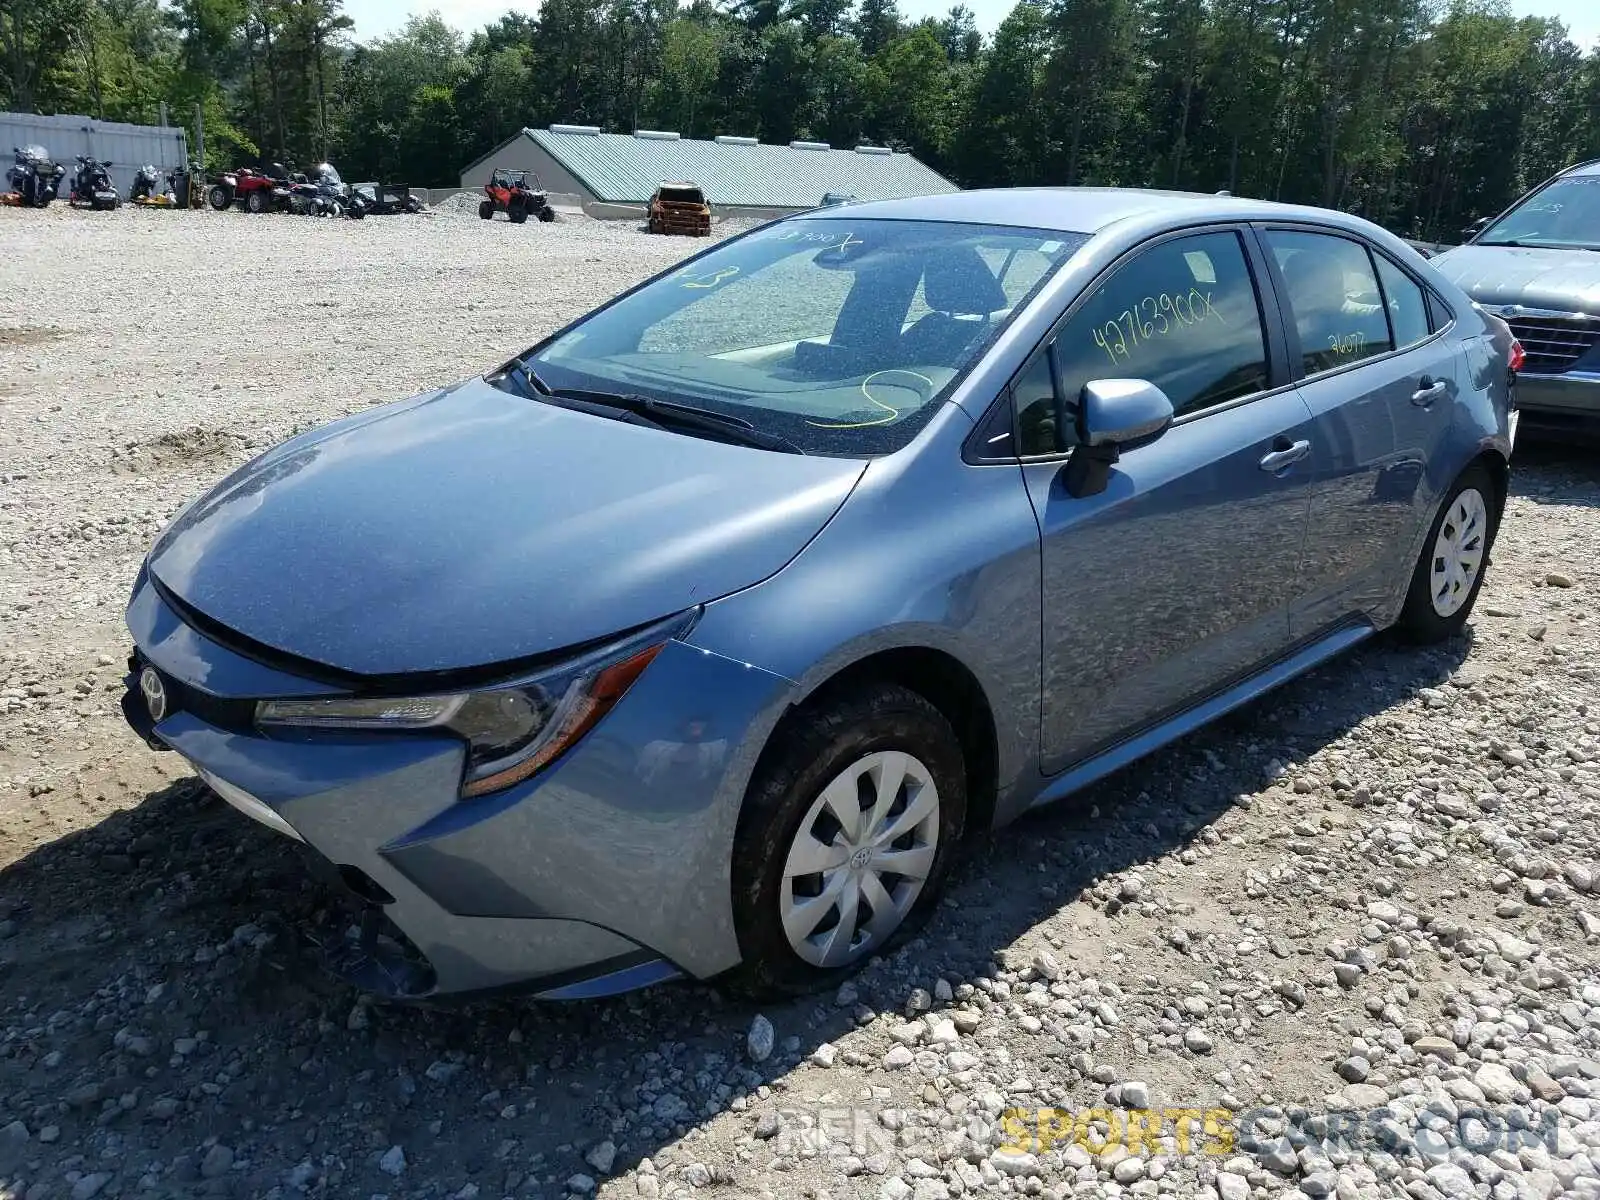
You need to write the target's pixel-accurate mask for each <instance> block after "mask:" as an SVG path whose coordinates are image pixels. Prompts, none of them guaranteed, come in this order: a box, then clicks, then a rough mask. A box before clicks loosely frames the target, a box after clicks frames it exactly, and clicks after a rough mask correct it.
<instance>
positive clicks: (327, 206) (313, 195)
mask: <svg viewBox="0 0 1600 1200" xmlns="http://www.w3.org/2000/svg"><path fill="white" fill-rule="evenodd" d="M290 190H291V193H292V195H291V199H290V206H291V208H292V210H293V211H294V212H298V213H302V214H304V215H306V216H313V217H343V216H348V217H351V218H353V219H355V220H360V219H361V218H362V217H364V216H366V215H367V204H366V201H365V199H364V198H362V197H360V196H358V195H355V194H353V193H352V192H351V191H350V189H349V188H348V187H347V186H345V182H344V180H343V179H341V178H340V177H339V172H338V171H337V170H335V169H334V166H333V164H332V163H326V162H325V163H319V164H318V165H317V168H316V170H315V171H314V172H312V175H311V177H310V178H308V177H306V176H305V175H296V176H294V181H293V183H292V184H291V185H290Z"/></svg>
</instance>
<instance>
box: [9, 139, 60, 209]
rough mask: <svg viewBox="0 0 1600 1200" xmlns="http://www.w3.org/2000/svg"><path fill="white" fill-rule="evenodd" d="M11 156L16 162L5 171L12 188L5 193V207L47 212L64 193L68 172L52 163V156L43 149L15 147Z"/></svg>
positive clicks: (58, 164) (41, 147)
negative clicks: (60, 192)
mask: <svg viewBox="0 0 1600 1200" xmlns="http://www.w3.org/2000/svg"><path fill="white" fill-rule="evenodd" d="M11 153H12V155H13V157H14V158H15V161H14V162H13V163H12V165H11V167H10V169H9V170H7V171H6V183H7V185H8V187H9V190H8V191H7V192H6V193H5V201H6V203H8V204H12V205H16V206H19V207H22V208H44V207H45V206H46V205H48V204H49V203H50V201H52V200H54V199H55V198H56V194H57V193H58V192H59V191H60V190H61V180H62V178H63V177H64V176H65V175H66V173H67V169H66V168H65V167H63V166H62V165H61V164H60V163H57V162H52V161H51V158H50V152H49V151H48V150H46V149H45V148H44V147H43V146H16V147H13V148H12V151H11Z"/></svg>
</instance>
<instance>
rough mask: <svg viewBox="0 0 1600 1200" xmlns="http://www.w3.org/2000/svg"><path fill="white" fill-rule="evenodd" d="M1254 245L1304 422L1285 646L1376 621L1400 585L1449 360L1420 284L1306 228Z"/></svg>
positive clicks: (1336, 235) (1357, 244)
mask: <svg viewBox="0 0 1600 1200" xmlns="http://www.w3.org/2000/svg"><path fill="white" fill-rule="evenodd" d="M1260 236H1261V239H1262V242H1263V243H1264V245H1265V246H1266V248H1267V251H1268V258H1269V260H1270V269H1271V270H1272V271H1273V273H1274V278H1275V280H1276V283H1277V286H1278V290H1279V293H1280V294H1281V295H1282V296H1283V297H1284V314H1285V324H1286V335H1287V339H1288V351H1289V361H1290V369H1291V372H1292V374H1293V375H1294V376H1295V377H1296V378H1297V379H1298V380H1299V389H1300V394H1301V395H1302V396H1303V397H1304V399H1305V402H1306V405H1307V406H1308V407H1309V409H1310V410H1311V413H1312V417H1313V430H1314V433H1313V436H1312V438H1311V442H1312V455H1311V458H1310V459H1309V460H1308V462H1307V463H1306V464H1305V465H1306V479H1307V483H1308V486H1309V489H1310V494H1311V516H1310V523H1309V526H1308V530H1307V536H1306V553H1305V558H1304V560H1303V563H1302V567H1301V572H1302V579H1301V587H1302V589H1303V593H1304V594H1303V596H1302V598H1301V599H1300V601H1299V602H1298V603H1297V605H1296V609H1295V614H1294V629H1295V634H1296V637H1297V638H1298V637H1310V636H1314V635H1316V634H1318V633H1320V632H1322V631H1324V630H1326V629H1329V628H1331V627H1333V626H1337V625H1339V624H1342V623H1346V622H1349V621H1351V620H1359V619H1362V618H1364V617H1366V616H1368V615H1370V614H1373V613H1374V612H1375V611H1376V610H1378V609H1380V608H1381V607H1382V606H1383V605H1384V603H1385V601H1388V600H1390V599H1392V598H1393V597H1394V595H1395V594H1396V590H1397V589H1398V588H1401V587H1402V585H1403V584H1404V583H1405V581H1406V580H1408V579H1409V578H1410V573H1411V568H1412V556H1413V552H1414V545H1413V543H1414V541H1415V535H1416V533H1417V531H1418V529H1419V528H1420V527H1421V525H1422V524H1424V523H1425V522H1426V521H1427V520H1428V518H1429V515H1430V513H1429V512H1428V506H1429V504H1431V502H1432V497H1433V494H1434V489H1433V488H1431V487H1429V486H1427V480H1426V471H1427V467H1428V464H1429V463H1430V462H1434V461H1437V460H1438V456H1437V455H1436V454H1435V453H1434V450H1435V448H1436V447H1437V446H1439V445H1440V443H1441V442H1442V441H1443V440H1444V439H1445V438H1446V437H1447V435H1448V433H1449V428H1450V422H1451V417H1452V411H1453V408H1454V406H1455V401H1456V396H1457V394H1458V393H1459V391H1460V388H1461V379H1460V374H1459V371H1458V369H1457V368H1458V364H1457V361H1456V360H1457V358H1458V350H1457V347H1456V346H1455V344H1454V342H1453V341H1452V340H1451V339H1449V338H1448V337H1445V336H1443V334H1442V325H1441V323H1440V322H1439V321H1438V319H1437V318H1436V317H1431V316H1430V306H1429V303H1428V299H1427V292H1426V291H1425V289H1424V288H1423V286H1422V284H1421V283H1420V282H1419V281H1418V280H1417V279H1415V278H1414V277H1413V276H1412V275H1411V274H1410V273H1409V272H1408V271H1406V270H1405V269H1404V268H1402V267H1401V266H1400V265H1399V264H1397V263H1396V262H1394V261H1393V260H1392V259H1390V258H1389V257H1388V256H1387V255H1385V254H1383V252H1382V251H1381V250H1378V249H1376V248H1375V247H1373V246H1370V245H1369V244H1368V243H1367V242H1365V241H1364V240H1362V239H1360V238H1357V237H1355V236H1353V235H1349V234H1345V233H1342V232H1338V231H1333V230H1329V229H1325V228H1321V227H1309V226H1269V227H1265V228H1263V229H1262V230H1261V231H1260ZM1436 311H1437V312H1442V311H1443V310H1442V309H1438V310H1436Z"/></svg>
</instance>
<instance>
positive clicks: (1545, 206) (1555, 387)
mask: <svg viewBox="0 0 1600 1200" xmlns="http://www.w3.org/2000/svg"><path fill="white" fill-rule="evenodd" d="M1464 232H1465V233H1466V234H1467V235H1468V239H1467V242H1466V244H1465V245H1461V246H1457V247H1455V248H1454V249H1451V250H1447V251H1445V252H1444V253H1442V254H1440V255H1438V256H1436V257H1435V258H1434V259H1433V260H1432V265H1433V266H1434V267H1436V268H1437V269H1438V270H1439V272H1440V273H1441V274H1443V275H1444V276H1445V278H1447V279H1449V280H1450V281H1451V282H1452V283H1454V284H1456V285H1457V286H1458V287H1460V288H1461V289H1462V290H1463V291H1464V292H1466V293H1467V294H1468V295H1469V296H1471V297H1472V298H1473V299H1474V300H1475V301H1477V303H1478V304H1479V305H1480V306H1481V307H1483V308H1484V309H1486V310H1488V311H1489V312H1491V313H1493V314H1494V315H1495V316H1497V317H1500V318H1502V319H1504V320H1505V321H1506V322H1507V323H1508V324H1509V325H1510V326H1511V329H1512V331H1513V332H1514V333H1515V334H1516V336H1517V340H1518V341H1519V342H1521V343H1522V348H1523V351H1524V352H1525V354H1526V359H1525V361H1524V363H1523V365H1522V368H1521V370H1520V371H1519V372H1518V374H1517V405H1518V407H1519V408H1520V409H1521V411H1522V414H1523V417H1522V420H1523V424H1524V425H1526V426H1527V427H1528V428H1543V429H1544V430H1546V431H1547V432H1553V433H1560V434H1563V435H1567V436H1571V435H1578V434H1586V435H1588V436H1590V437H1600V253H1596V251H1600V159H1597V160H1595V161H1592V162H1586V163H1580V164H1578V165H1577V166H1575V167H1569V168H1567V169H1566V170H1564V171H1561V172H1560V173H1558V174H1557V175H1555V176H1554V177H1552V178H1550V179H1548V180H1546V181H1545V182H1544V183H1542V184H1540V185H1539V186H1538V187H1536V188H1534V189H1533V191H1531V192H1529V193H1528V194H1527V195H1526V196H1523V197H1522V198H1521V199H1520V200H1518V201H1517V202H1516V203H1515V204H1513V205H1512V206H1511V208H1509V209H1508V210H1507V211H1506V212H1504V213H1502V214H1501V215H1500V216H1498V217H1491V218H1484V219H1482V220H1480V221H1478V222H1477V223H1476V224H1474V225H1473V226H1472V227H1470V228H1469V229H1468V230H1465V231H1464Z"/></svg>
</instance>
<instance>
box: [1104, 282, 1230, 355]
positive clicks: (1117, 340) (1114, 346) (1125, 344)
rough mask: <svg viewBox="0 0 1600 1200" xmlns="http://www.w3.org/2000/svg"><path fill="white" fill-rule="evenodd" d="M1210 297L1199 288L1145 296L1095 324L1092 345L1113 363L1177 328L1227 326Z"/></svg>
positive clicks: (1208, 293)
mask: <svg viewBox="0 0 1600 1200" xmlns="http://www.w3.org/2000/svg"><path fill="white" fill-rule="evenodd" d="M1211 296H1212V293H1210V292H1202V291H1201V290H1200V289H1199V288H1190V289H1189V290H1188V291H1187V292H1160V293H1158V294H1156V295H1154V296H1146V297H1145V298H1144V299H1143V300H1140V301H1139V302H1138V303H1136V304H1134V305H1133V306H1132V307H1130V308H1125V309H1123V310H1122V312H1121V313H1120V314H1119V315H1118V316H1116V317H1113V318H1112V319H1111V320H1109V321H1107V322H1106V323H1105V324H1103V325H1097V326H1095V328H1094V344H1095V345H1096V346H1099V347H1100V349H1102V350H1104V351H1105V352H1106V357H1108V358H1109V359H1110V360H1111V361H1112V362H1114V363H1115V362H1121V361H1122V360H1123V359H1128V358H1132V357H1133V352H1134V351H1135V350H1136V349H1138V348H1139V346H1140V345H1141V344H1143V343H1146V342H1153V341H1155V340H1157V339H1159V338H1164V337H1167V336H1169V335H1170V334H1172V333H1173V332H1175V331H1176V330H1178V329H1183V328H1187V327H1188V326H1190V325H1199V324H1200V323H1201V322H1203V321H1217V322H1218V323H1220V324H1223V325H1226V324H1227V321H1225V320H1224V319H1223V317H1222V314H1221V313H1219V312H1218V311H1217V310H1216V308H1215V307H1213V306H1212V303H1211Z"/></svg>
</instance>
